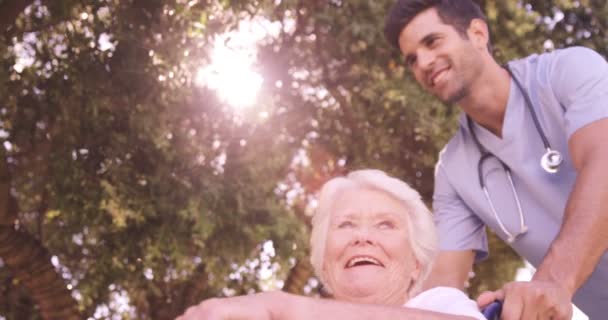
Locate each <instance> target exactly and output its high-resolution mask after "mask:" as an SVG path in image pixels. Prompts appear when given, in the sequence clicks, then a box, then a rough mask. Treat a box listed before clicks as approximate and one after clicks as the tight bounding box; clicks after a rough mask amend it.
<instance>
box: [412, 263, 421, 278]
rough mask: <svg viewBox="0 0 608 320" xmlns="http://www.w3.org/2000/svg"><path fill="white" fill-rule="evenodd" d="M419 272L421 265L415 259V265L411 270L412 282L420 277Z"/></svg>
mask: <svg viewBox="0 0 608 320" xmlns="http://www.w3.org/2000/svg"><path fill="white" fill-rule="evenodd" d="M421 273H422V267H421V266H420V261H418V260H416V265H415V267H414V270H412V280H413V281H414V282H416V281H418V279H420V274H421Z"/></svg>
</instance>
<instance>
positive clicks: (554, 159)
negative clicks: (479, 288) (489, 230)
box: [466, 65, 563, 243]
mask: <svg viewBox="0 0 608 320" xmlns="http://www.w3.org/2000/svg"><path fill="white" fill-rule="evenodd" d="M504 68H505V69H506V70H507V71H508V72H509V74H510V75H511V77H512V78H513V80H514V81H515V84H516V85H517V87H518V88H519V91H520V92H521V93H522V95H523V96H524V99H525V102H526V106H527V107H528V110H530V114H531V115H532V120H533V121H534V126H535V127H536V131H537V132H538V135H539V136H540V138H541V139H542V140H543V144H544V146H545V150H547V151H546V152H545V154H544V155H543V156H542V157H541V158H540V166H541V168H543V169H544V170H545V171H546V172H548V173H556V172H557V171H558V170H559V167H560V165H561V164H562V162H563V157H562V154H561V153H560V152H559V151H557V150H555V149H553V148H551V145H550V144H549V140H548V139H547V136H546V135H545V132H544V131H543V128H542V127H541V126H540V122H539V121H538V117H537V116H536V112H535V111H534V105H533V104H532V100H531V99H530V96H529V95H528V92H527V91H526V90H525V89H524V87H523V86H522V84H521V82H519V79H517V77H515V75H514V74H513V71H511V68H510V67H509V65H505V67H504ZM466 117H467V125H468V127H469V132H471V136H472V137H473V141H475V145H476V146H477V149H478V150H479V153H481V157H480V158H479V162H478V163H477V174H478V175H479V185H480V186H481V189H482V190H483V193H484V195H485V197H486V200H487V201H488V204H489V205H490V210H492V213H493V214H494V218H495V219H496V222H498V225H499V227H500V229H501V230H502V232H504V234H506V235H507V242H508V243H513V242H514V241H515V239H517V237H519V236H521V235H523V234H525V233H526V232H528V226H527V225H526V221H525V218H524V213H523V210H522V208H521V202H520V201H519V195H518V194H517V190H516V189H515V184H514V183H513V178H512V177H511V169H510V168H509V167H508V166H507V165H506V164H505V163H504V162H503V161H502V160H500V158H498V157H497V156H496V155H494V154H493V153H492V152H490V151H488V150H487V149H486V148H484V146H483V145H482V144H481V142H480V141H479V139H478V138H477V134H476V133H475V130H473V121H472V120H471V118H470V117H469V116H468V115H467V116H466ZM491 157H494V158H496V159H497V160H498V161H500V164H501V165H502V167H503V169H504V170H505V174H506V176H507V180H509V185H510V186H511V192H512V193H513V198H515V203H516V204H517V212H518V214H519V231H518V232H517V233H515V234H512V233H511V232H509V230H507V228H506V227H505V225H504V224H503V223H502V220H501V219H500V217H499V216H498V213H497V212H496V208H495V207H494V203H493V202H492V198H490V193H489V191H488V187H487V186H486V184H485V180H484V177H483V163H484V161H486V160H487V159H489V158H491Z"/></svg>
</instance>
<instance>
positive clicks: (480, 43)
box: [467, 19, 490, 51]
mask: <svg viewBox="0 0 608 320" xmlns="http://www.w3.org/2000/svg"><path fill="white" fill-rule="evenodd" d="M467 36H468V37H469V40H470V41H471V42H472V43H473V45H474V46H475V47H476V48H478V49H480V50H486V51H487V48H488V42H489V41H490V31H489V29H488V24H487V23H486V22H485V21H483V20H481V19H473V20H471V23H470V24H469V28H468V29H467Z"/></svg>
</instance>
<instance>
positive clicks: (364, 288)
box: [340, 281, 383, 303]
mask: <svg viewBox="0 0 608 320" xmlns="http://www.w3.org/2000/svg"><path fill="white" fill-rule="evenodd" d="M382 292H383V288H382V286H379V285H378V283H377V282H375V283H369V281H365V282H364V283H357V282H353V283H349V285H348V287H346V288H344V290H343V292H342V294H340V296H342V298H344V299H345V300H349V301H351V302H357V303H376V302H378V301H376V300H378V297H379V296H381V295H382Z"/></svg>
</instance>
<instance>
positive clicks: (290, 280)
mask: <svg viewBox="0 0 608 320" xmlns="http://www.w3.org/2000/svg"><path fill="white" fill-rule="evenodd" d="M312 276H313V272H312V265H311V264H310V262H309V261H308V259H304V260H299V261H298V262H296V265H295V266H293V268H291V271H290V272H289V276H288V277H287V280H285V285H284V286H283V291H285V292H289V293H294V294H303V291H304V286H306V283H308V279H310V277H312Z"/></svg>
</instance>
